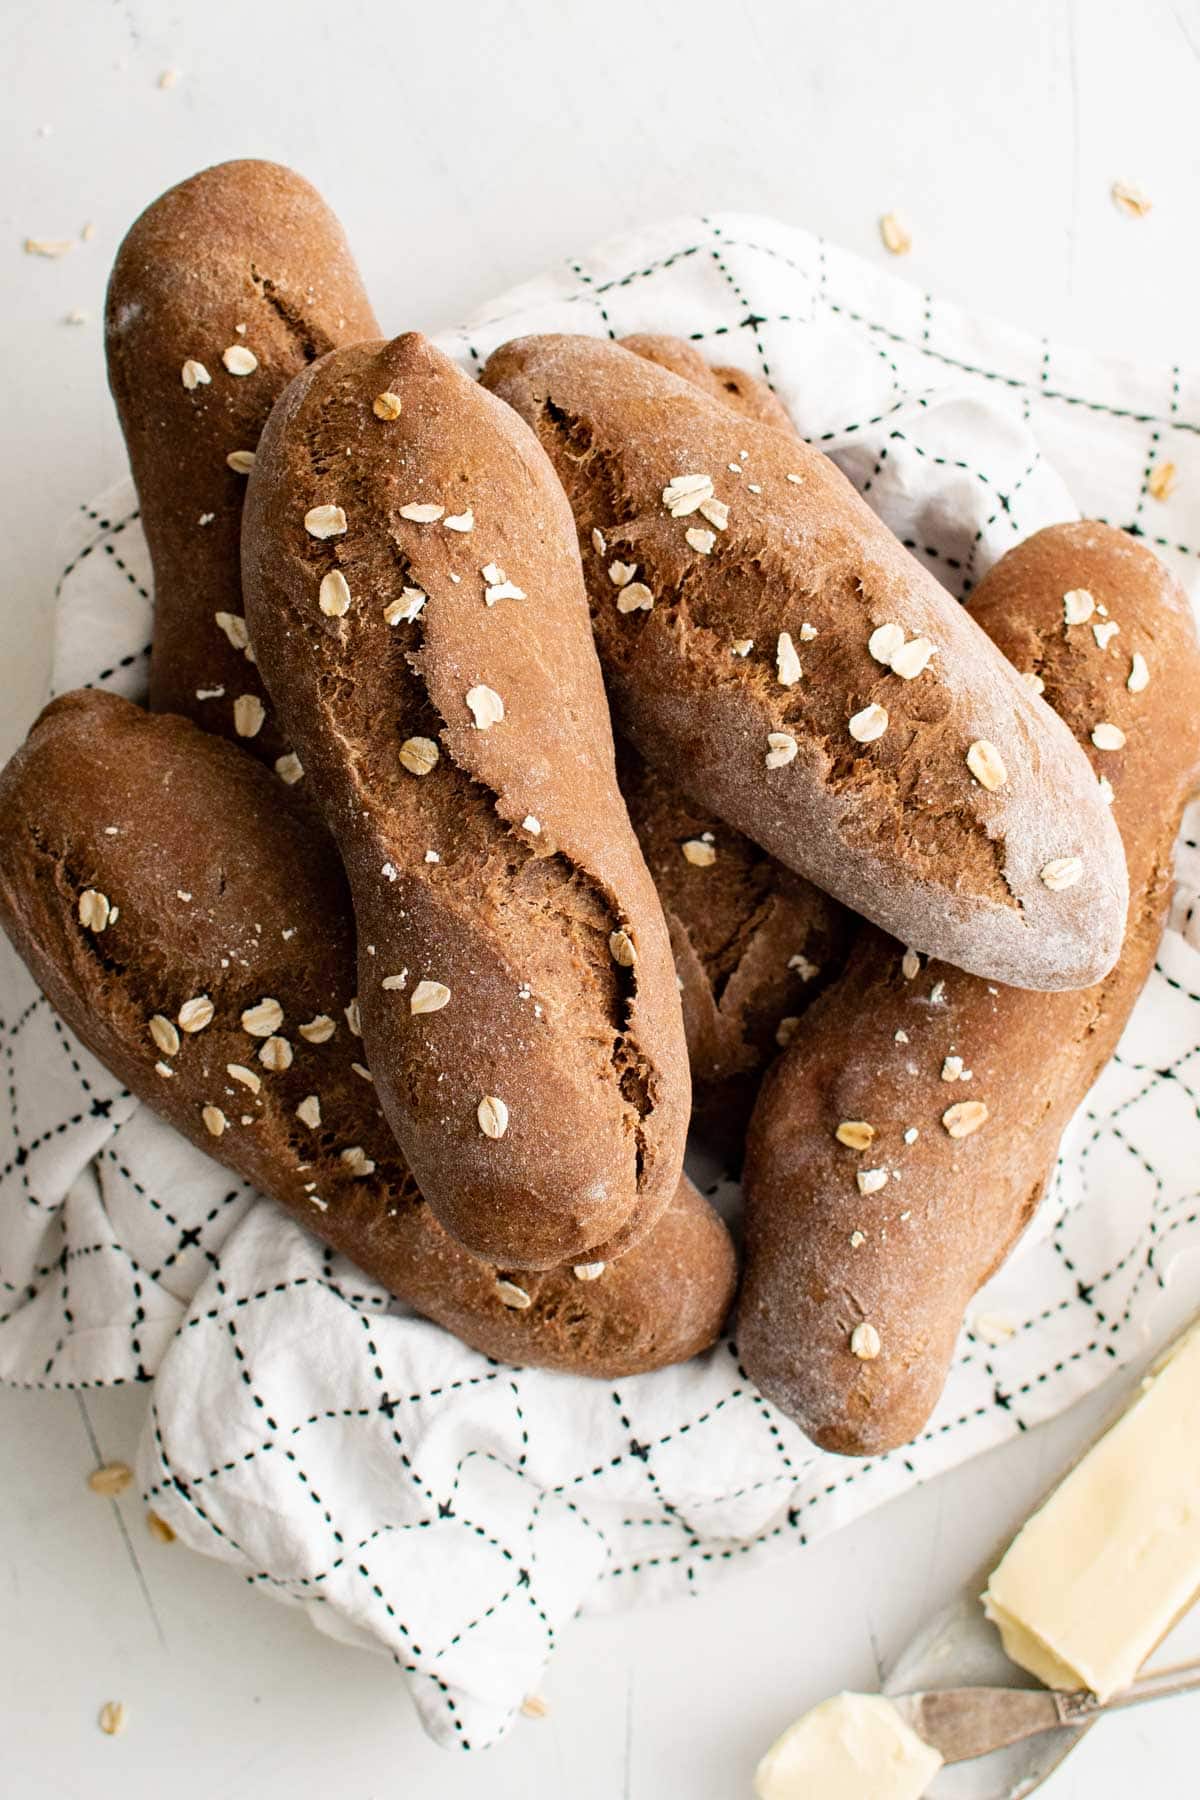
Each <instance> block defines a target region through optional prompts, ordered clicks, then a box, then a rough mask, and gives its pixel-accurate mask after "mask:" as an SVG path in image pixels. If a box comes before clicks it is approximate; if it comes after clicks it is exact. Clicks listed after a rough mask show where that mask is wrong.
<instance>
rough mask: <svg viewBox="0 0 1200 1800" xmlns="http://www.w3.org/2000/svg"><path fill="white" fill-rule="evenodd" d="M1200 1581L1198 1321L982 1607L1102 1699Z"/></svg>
mask: <svg viewBox="0 0 1200 1800" xmlns="http://www.w3.org/2000/svg"><path fill="white" fill-rule="evenodd" d="M1198 1591H1200V1326H1193V1327H1192V1328H1191V1330H1190V1331H1188V1332H1187V1333H1186V1335H1185V1336H1184V1337H1183V1338H1182V1339H1180V1341H1179V1342H1178V1344H1176V1345H1175V1347H1174V1348H1173V1349H1172V1350H1171V1351H1170V1352H1169V1354H1168V1355H1167V1356H1166V1357H1165V1358H1164V1360H1163V1361H1162V1362H1161V1363H1160V1364H1159V1366H1158V1367H1157V1369H1156V1370H1155V1371H1154V1372H1153V1374H1152V1376H1151V1377H1150V1379H1149V1380H1148V1381H1147V1382H1145V1383H1144V1384H1143V1392H1142V1394H1141V1397H1140V1398H1139V1399H1138V1400H1137V1401H1135V1403H1134V1404H1133V1406H1131V1407H1130V1409H1129V1411H1128V1412H1126V1414H1125V1415H1124V1417H1123V1418H1122V1419H1120V1420H1119V1421H1118V1423H1117V1424H1116V1425H1114V1426H1113V1428H1112V1430H1111V1431H1109V1432H1108V1433H1107V1434H1106V1436H1104V1437H1103V1438H1101V1440H1100V1442H1099V1443H1098V1444H1097V1445H1095V1447H1094V1448H1093V1449H1092V1450H1090V1451H1089V1452H1088V1454H1087V1456H1085V1457H1084V1459H1083V1461H1082V1462H1081V1463H1079V1465H1078V1466H1077V1467H1076V1468H1075V1469H1073V1470H1072V1472H1071V1474H1070V1475H1068V1476H1067V1478H1066V1480H1065V1481H1064V1482H1063V1483H1062V1484H1061V1486H1059V1487H1058V1488H1057V1489H1056V1490H1055V1492H1054V1493H1053V1494H1052V1495H1051V1496H1050V1498H1049V1500H1048V1501H1047V1502H1046V1504H1045V1506H1043V1507H1042V1509H1041V1511H1040V1512H1037V1513H1035V1514H1034V1516H1033V1518H1032V1519H1030V1521H1029V1523H1028V1524H1027V1525H1026V1526H1025V1528H1024V1530H1023V1531H1022V1532H1021V1533H1020V1534H1019V1536H1018V1537H1017V1538H1016V1540H1015V1541H1014V1543H1013V1544H1012V1545H1011V1546H1010V1548H1009V1550H1008V1552H1007V1554H1006V1555H1005V1557H1004V1559H1003V1561H1002V1562H1001V1563H1000V1566H999V1567H998V1568H997V1569H996V1571H995V1573H994V1574H993V1575H992V1578H991V1580H990V1581H989V1582H988V1589H987V1593H986V1594H985V1595H984V1597H983V1600H984V1607H985V1609H986V1611H987V1615H988V1618H989V1619H992V1620H994V1622H995V1623H996V1624H997V1625H998V1626H999V1628H1000V1635H1001V1637H1002V1638H1003V1640H1004V1648H1005V1649H1006V1651H1007V1652H1008V1654H1009V1656H1011V1657H1012V1659H1013V1661H1014V1662H1018V1663H1020V1664H1021V1666H1022V1667H1023V1668H1026V1669H1028V1670H1030V1672H1031V1673H1032V1674H1034V1675H1036V1676H1037V1677H1038V1678H1039V1680H1041V1681H1044V1682H1045V1683H1046V1685H1047V1686H1048V1687H1054V1688H1091V1689H1092V1691H1093V1693H1095V1694H1098V1695H1099V1697H1100V1698H1101V1699H1102V1700H1106V1699H1107V1698H1108V1697H1109V1696H1110V1695H1112V1694H1115V1693H1119V1692H1120V1690H1121V1689H1122V1688H1126V1687H1128V1686H1129V1684H1130V1683H1131V1682H1132V1681H1133V1679H1134V1677H1135V1676H1136V1674H1137V1672H1138V1670H1139V1668H1140V1667H1141V1665H1142V1663H1143V1662H1144V1661H1145V1660H1146V1658H1147V1656H1149V1654H1150V1652H1151V1651H1152V1650H1153V1649H1154V1647H1155V1645H1156V1644H1157V1643H1158V1642H1159V1640H1160V1639H1161V1638H1163V1637H1165V1636H1166V1634H1167V1632H1168V1631H1169V1630H1170V1629H1171V1626H1172V1625H1173V1624H1174V1623H1175V1621H1176V1619H1178V1618H1179V1616H1180V1614H1181V1613H1183V1612H1185V1611H1186V1609H1187V1608H1188V1606H1189V1605H1190V1604H1191V1602H1192V1601H1193V1600H1194V1599H1195V1597H1196V1594H1197V1592H1198Z"/></svg>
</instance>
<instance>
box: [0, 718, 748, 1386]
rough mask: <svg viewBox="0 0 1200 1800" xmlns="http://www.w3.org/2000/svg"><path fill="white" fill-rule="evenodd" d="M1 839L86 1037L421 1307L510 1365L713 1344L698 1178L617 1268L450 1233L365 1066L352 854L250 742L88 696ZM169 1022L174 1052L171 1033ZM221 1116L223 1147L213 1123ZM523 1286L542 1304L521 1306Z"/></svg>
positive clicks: (717, 1227) (32, 961) (4, 786)
mask: <svg viewBox="0 0 1200 1800" xmlns="http://www.w3.org/2000/svg"><path fill="white" fill-rule="evenodd" d="M0 844H2V845H3V851H2V853H0V921H2V923H3V925H4V928H5V930H6V931H7V933H8V935H9V936H10V938H11V939H12V941H13V943H14V945H15V946H16V948H17V950H18V951H19V953H20V954H21V955H22V957H23V958H24V959H25V961H26V962H27V964H28V965H29V967H30V969H31V971H32V973H33V975H34V978H35V979H36V980H37V981H38V983H39V985H40V986H41V987H42V988H43V989H44V991H45V992H46V994H47V995H48V997H49V999H50V1001H51V1003H52V1004H53V1005H54V1006H55V1007H56V1009H57V1010H58V1012H59V1013H60V1014H61V1015H62V1017H63V1018H64V1019H66V1021H67V1023H68V1024H69V1025H70V1026H71V1028H72V1029H73V1030H74V1031H75V1032H76V1033H77V1034H78V1035H79V1037H80V1038H82V1040H83V1041H84V1042H85V1043H86V1044H87V1045H88V1047H89V1048H90V1049H91V1050H92V1051H93V1052H94V1053H95V1054H96V1055H97V1056H98V1057H99V1058H100V1060H101V1061H102V1062H103V1063H104V1064H105V1065H106V1066H107V1067H108V1068H110V1069H111V1070H112V1071H113V1073H114V1074H115V1075H116V1076H117V1077H118V1078H119V1079H120V1080H121V1081H122V1082H124V1083H125V1085H126V1086H127V1087H128V1088H129V1089H130V1090H131V1091H132V1092H133V1093H135V1094H136V1095H137V1096H138V1097H139V1099H141V1100H143V1101H144V1102H145V1103H146V1104H147V1105H148V1106H150V1107H151V1108H152V1109H153V1110H154V1111H155V1112H156V1113H158V1114H159V1115H160V1116H161V1117H163V1118H165V1119H166V1120H167V1121H168V1122H169V1123H170V1124H171V1125H173V1126H174V1127H175V1128H176V1129H177V1130H178V1131H180V1132H182V1133H183V1135H184V1136H185V1137H187V1138H188V1139H190V1141H191V1142H192V1143H193V1144H196V1145H197V1146H198V1147H199V1148H201V1149H203V1150H205V1151H207V1152H208V1153H209V1154H210V1155H212V1156H213V1157H215V1158H216V1159H217V1161H219V1162H221V1163H223V1164H224V1165H225V1166H226V1167H228V1168H230V1169H233V1170H234V1171H235V1172H236V1173H237V1174H238V1175H240V1176H243V1177H244V1178H245V1179H247V1180H248V1181H250V1182H251V1183H253V1185H254V1186H256V1187H257V1188H259V1189H260V1190H261V1191H262V1192H264V1193H266V1194H269V1195H270V1196H271V1197H272V1198H273V1199H274V1200H276V1201H277V1202H279V1204H281V1205H282V1206H284V1207H285V1208H286V1209H287V1210H288V1211H289V1212H291V1213H292V1214H293V1215H294V1216H295V1217H296V1218H298V1219H299V1220H300V1221H301V1223H302V1224H304V1225H305V1226H307V1227H308V1229H309V1230H311V1231H313V1232H314V1233H315V1235H316V1236H318V1237H319V1238H321V1239H322V1240H323V1241H324V1242H326V1243H328V1244H330V1245H331V1246H332V1247H333V1248H334V1249H336V1250H338V1251H340V1252H342V1253H343V1254H345V1255H346V1256H348V1257H349V1258H351V1260H352V1261H354V1262H355V1263H356V1264H357V1265H358V1266H359V1267H360V1268H362V1269H363V1270H364V1271H365V1272H366V1273H367V1274H368V1275H370V1276H371V1277H372V1278H373V1279H375V1280H377V1281H380V1282H382V1283H383V1284H384V1285H385V1286H386V1287H387V1288H389V1289H390V1291H391V1292H392V1293H394V1294H396V1295H397V1296H398V1297H399V1298H401V1299H403V1300H405V1301H407V1302H408V1303H409V1304H410V1305H412V1306H413V1307H414V1308H415V1309H416V1310H417V1311H418V1312H421V1313H423V1314H424V1315H425V1316H427V1317H428V1318H431V1319H434V1320H436V1321H437V1322H438V1323H439V1324H441V1325H444V1326H445V1327H446V1328H447V1329H448V1330H450V1331H453V1332H454V1333H455V1335H456V1336H458V1337H460V1338H462V1339H463V1340H464V1341H465V1342H467V1343H469V1344H471V1345H473V1346H474V1347H475V1348H476V1349H478V1350H482V1351H483V1352H484V1353H485V1354H487V1355H489V1356H496V1357H499V1358H502V1359H504V1360H506V1361H509V1362H517V1363H530V1364H540V1365H542V1366H545V1367H547V1368H555V1369H563V1370H569V1371H571V1372H573V1373H576V1374H585V1375H593V1376H605V1377H608V1378H616V1377H618V1376H623V1375H630V1374H636V1373H640V1372H642V1371H644V1370H646V1369H651V1368H659V1367H661V1366H663V1365H664V1364H666V1363H670V1362H676V1361H680V1360H683V1359H684V1358H686V1357H688V1356H692V1355H694V1354H695V1353H696V1352H697V1351H699V1350H702V1349H704V1348H706V1347H707V1346H708V1345H709V1344H710V1343H712V1342H713V1340H714V1339H715V1337H716V1336H717V1334H718V1332H719V1330H720V1327H721V1324H722V1321H723V1319H724V1317H725V1314H726V1312H727V1311H728V1307H729V1303H730V1300H731V1298H732V1293H733V1282H734V1262H733V1252H732V1246H731V1244H730V1241H729V1236H728V1233H727V1232H726V1230H725V1228H724V1226H723V1225H722V1224H721V1222H720V1220H719V1219H718V1218H717V1216H716V1214H715V1213H714V1212H713V1211H712V1209H711V1207H709V1206H708V1205H707V1203H706V1202H705V1201H704V1200H702V1199H701V1197H700V1196H699V1195H698V1194H697V1193H696V1191H695V1189H694V1188H693V1187H692V1186H691V1184H690V1183H689V1182H687V1181H686V1180H683V1181H681V1182H680V1183H679V1185H678V1187H677V1190H676V1192H675V1194H674V1195H673V1196H672V1199H671V1202H670V1204H669V1206H668V1207H667V1209H666V1211H665V1212H664V1214H663V1216H662V1218H661V1219H660V1220H659V1222H658V1223H657V1225H656V1226H655V1227H654V1229H653V1230H651V1231H650V1232H649V1233H648V1234H647V1235H646V1236H644V1237H643V1239H642V1240H641V1242H640V1243H639V1244H638V1245H637V1246H636V1248H634V1249H632V1250H631V1251H630V1252H629V1253H628V1255H627V1256H625V1257H623V1258H622V1259H621V1260H620V1261H619V1262H613V1263H609V1264H608V1266H607V1267H606V1268H605V1269H604V1271H603V1273H602V1274H601V1275H600V1276H599V1277H598V1278H596V1279H581V1278H580V1277H578V1276H577V1275H576V1274H575V1273H574V1271H573V1270H572V1269H571V1268H570V1267H567V1268H562V1269H556V1270H551V1271H549V1272H547V1273H545V1274H541V1273H538V1274H532V1275H527V1274H519V1275H518V1274H516V1273H515V1272H513V1271H510V1270H502V1269H497V1268H496V1267H494V1266H490V1265H487V1264H485V1263H482V1262H478V1261H476V1259H475V1258H473V1257H472V1256H470V1255H469V1254H468V1253H467V1252H466V1251H465V1250H463V1249H462V1247H461V1246H460V1245H459V1244H457V1243H456V1242H455V1241H454V1239H453V1238H451V1237H450V1236H449V1235H448V1234H447V1233H446V1232H445V1231H443V1229H442V1228H441V1226H440V1225H439V1224H438V1223H437V1221H436V1219H435V1218H434V1217H433V1215H432V1213H431V1212H430V1210H429V1208H428V1206H426V1205H425V1204H424V1202H423V1201H422V1199H421V1196H420V1194H419V1192H418V1190H417V1187H416V1183H415V1182H414V1180H413V1178H412V1175H411V1173H410V1172H409V1170H408V1168H407V1166H406V1164H405V1162H404V1160H403V1158H402V1156H401V1154H400V1152H399V1151H398V1149H397V1147H396V1144H395V1141H394V1139H393V1137H392V1134H391V1132H390V1130H389V1129H388V1126H387V1124H386V1121H385V1120H384V1119H383V1116H382V1113H381V1111H380V1108H379V1104H378V1100H377V1097H376V1095H375V1091H374V1088H373V1086H372V1084H371V1082H370V1080H369V1079H365V1078H364V1077H363V1075H362V1074H361V1073H359V1072H356V1067H355V1065H356V1064H357V1065H358V1066H359V1068H360V1069H361V1068H362V1067H364V1062H363V1059H364V1050H363V1046H362V1043H361V1040H360V1039H359V1038H358V1037H357V1036H355V1034H354V1032H353V1031H352V1029H351V1027H350V1025H349V1024H348V1022H347V1018H346V1015H345V1012H344V1010H343V1009H344V1008H345V1007H346V1006H347V1004H348V1002H349V1001H350V1000H351V998H352V996H353V991H354V983H355V969H354V945H353V937H352V926H351V923H350V907H349V897H348V895H347V893H346V888H345V882H344V878H343V876H342V872H341V869H340V867H339V865H338V862H337V859H336V856H335V855H334V852H333V850H332V847H331V845H330V843H329V840H328V838H327V836H326V834H325V833H324V831H323V830H322V829H321V828H320V826H319V825H318V824H317V822H316V821H315V820H314V819H313V818H312V817H311V815H310V814H308V813H307V812H306V811H305V810H304V809H303V808H301V807H300V806H299V804H298V803H297V801H296V799H295V797H294V796H291V795H287V794H282V795H281V793H280V791H279V788H278V784H277V783H276V781H275V779H274V777H273V776H272V775H271V774H269V773H268V771H266V770H265V769H263V768H262V767H261V766H260V765H259V764H258V763H256V762H255V761H253V760H252V759H251V758H250V757H248V756H246V755H244V754H243V753H242V752H241V751H240V750H239V749H237V748H236V747H235V746H233V745H231V744H227V743H223V742H221V741H220V740H219V739H217V738H214V737H210V736H208V735H207V734H206V733H204V732H201V731H199V730H197V729H196V728H195V727H194V726H193V725H191V724H190V723H188V722H187V721H185V720H183V719H179V718H175V717H171V716H169V715H149V714H146V713H144V712H142V711H141V709H140V708H137V707H135V706H133V705H131V704H130V702H128V701H126V700H122V699H119V698H118V697H117V696H115V695H112V694H107V693H102V692H96V691H88V692H81V693H78V694H71V695H67V696H65V697H63V698H62V699H59V700H56V701H54V702H53V703H52V704H51V705H50V706H49V707H48V708H47V709H46V710H45V712H43V714H42V715H41V717H40V719H39V720H38V721H37V722H36V723H35V725H34V727H33V729H32V731H31V733H30V735H29V738H28V740H27V741H26V743H25V745H24V747H23V748H22V749H21V750H20V751H18V753H17V755H16V756H15V757H14V758H13V759H12V761H11V762H10V763H9V764H8V766H7V768H6V769H5V770H4V772H3V774H0ZM87 889H92V890H93V891H94V892H96V893H98V894H102V895H103V896H104V897H105V901H106V904H109V905H110V906H111V907H115V908H116V914H115V916H114V917H112V918H111V919H110V921H109V922H108V923H107V924H106V925H105V926H104V927H103V929H101V930H99V931H97V930H95V929H92V928H89V927H88V926H86V925H84V924H83V923H82V922H81V920H80V917H79V901H80V896H81V894H82V893H83V892H84V891H85V890H87ZM200 996H207V997H208V998H209V999H210V1000H211V1003H212V1007H213V1017H212V1019H211V1021H210V1022H209V1023H208V1024H206V1025H204V1026H203V1027H202V1028H201V1029H199V1030H197V1031H194V1032H190V1033H189V1032H188V1031H186V1030H182V1029H180V1028H179V1027H178V1026H177V1025H176V1023H175V1022H176V1021H177V1020H178V1018H179V1014H180V1009H181V1008H182V1007H183V1005H184V1003H185V1002H186V1001H187V1000H189V999H197V998H199V997H200ZM264 1000H273V1001H275V1002H277V1004H278V1006H279V1008H280V1009H281V1012H282V1018H281V1020H280V1021H279V1023H278V1025H277V1026H276V1027H275V1030H274V1031H273V1032H272V1034H271V1037H270V1039H268V1038H266V1037H264V1036H263V1035H262V1032H261V1024H260V1025H259V1034H258V1035H254V1034H252V1033H251V1032H249V1031H248V1030H247V1029H245V1027H244V1025H243V1022H242V1015H243V1013H244V1012H246V1011H247V1010H248V1009H253V1008H255V1007H257V1006H259V1005H260V1004H261V1002H262V1001H264ZM156 1015H158V1016H160V1017H161V1020H162V1021H164V1023H165V1025H166V1026H167V1027H169V1030H168V1031H166V1033H165V1037H166V1042H167V1045H168V1046H169V1044H170V1042H171V1036H170V1033H171V1032H172V1031H173V1032H174V1033H175V1036H176V1038H177V1039H178V1042H177V1045H176V1047H175V1049H174V1050H171V1049H169V1048H166V1049H164V1048H163V1047H162V1046H161V1045H160V1044H158V1043H157V1042H156V1041H155V1039H154V1038H153V1037H152V1035H151V1033H150V1029H149V1022H150V1020H151V1018H153V1017H155V1016H156ZM252 1018H253V1014H252ZM318 1019H324V1020H327V1021H328V1026H329V1035H328V1036H327V1037H322V1035H321V1032H322V1030H323V1029H324V1028H321V1029H320V1030H318V1031H317V1033H316V1036H317V1037H318V1038H320V1039H321V1041H315V1040H314V1041H310V1039H309V1037H306V1036H305V1034H304V1033H303V1032H302V1031H301V1030H300V1027H301V1026H302V1025H305V1024H311V1022H312V1021H314V1020H318ZM158 1029H159V1030H160V1032H162V1031H163V1025H161V1024H160V1026H159V1027H158ZM268 1042H270V1043H271V1044H272V1045H275V1046H276V1049H275V1050H274V1051H273V1052H270V1051H269V1052H267V1055H268V1056H269V1057H270V1061H271V1063H272V1064H275V1063H280V1062H282V1061H283V1058H282V1056H281V1055H280V1054H279V1053H278V1048H277V1046H278V1044H279V1043H284V1044H286V1046H287V1051H288V1054H289V1055H290V1061H288V1062H287V1063H286V1066H281V1067H273V1066H268V1065H267V1064H265V1063H264V1061H263V1060H262V1054H263V1051H264V1045H266V1044H267V1043H268ZM230 1065H233V1067H234V1068H235V1069H237V1070H240V1071H241V1074H240V1075H231V1074H230V1072H229V1066H230ZM162 1070H166V1071H167V1073H166V1074H164V1073H162V1072H161V1071H162ZM247 1075H249V1077H250V1080H251V1084H253V1083H254V1082H257V1083H258V1086H257V1089H255V1088H254V1087H253V1085H247V1084H246V1077H247ZM313 1096H316V1098H317V1100H318V1102H319V1116H318V1115H316V1114H313V1113H312V1112H311V1111H309V1119H310V1120H311V1122H308V1121H306V1119H305V1118H303V1117H301V1116H298V1114H297V1108H298V1107H303V1106H305V1103H306V1102H309V1101H311V1098H312V1097H313ZM212 1107H215V1108H217V1109H218V1111H219V1112H220V1114H221V1115H222V1116H223V1118H224V1121H225V1122H224V1126H223V1128H222V1130H221V1135H220V1136H219V1137H218V1136H214V1135H213V1134H212V1132H211V1130H210V1128H209V1126H208V1125H206V1123H205V1108H212ZM306 1110H308V1109H306ZM210 1116H211V1115H210ZM214 1122H215V1120H214ZM354 1150H357V1151H358V1152H359V1153H360V1154H359V1155H352V1156H350V1157H349V1158H348V1157H346V1155H345V1154H344V1153H345V1152H346V1151H354ZM368 1165H370V1166H369V1167H368ZM506 1278H507V1279H506ZM518 1284H519V1294H518V1295H514V1293H513V1292H512V1289H513V1288H514V1287H517V1286H518ZM519 1295H525V1296H527V1297H528V1301H529V1304H528V1305H525V1304H523V1303H520V1304H514V1301H516V1300H518V1299H519ZM506 1300H507V1303H506Z"/></svg>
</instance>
